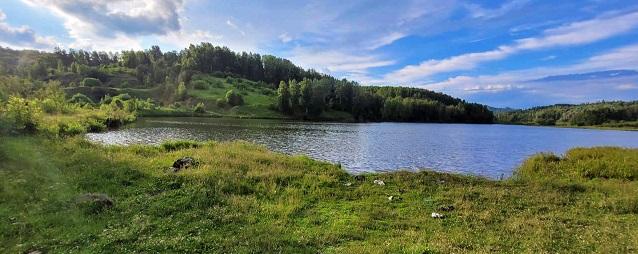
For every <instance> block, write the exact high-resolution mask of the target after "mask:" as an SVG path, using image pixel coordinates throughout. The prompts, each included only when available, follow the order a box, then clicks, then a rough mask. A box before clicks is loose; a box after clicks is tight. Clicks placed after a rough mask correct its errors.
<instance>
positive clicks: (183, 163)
mask: <svg viewBox="0 0 638 254" xmlns="http://www.w3.org/2000/svg"><path fill="white" fill-rule="evenodd" d="M197 164H198V163H197V161H196V160H195V159H193V158H191V157H183V158H180V159H177V160H176V161H175V162H173V167H171V170H173V172H177V171H180V170H182V169H187V168H190V167H194V166H197Z"/></svg>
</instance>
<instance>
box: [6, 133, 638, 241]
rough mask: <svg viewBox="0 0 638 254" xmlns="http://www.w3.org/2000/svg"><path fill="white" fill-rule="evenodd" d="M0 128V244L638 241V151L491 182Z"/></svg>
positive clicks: (261, 152)
mask: <svg viewBox="0 0 638 254" xmlns="http://www.w3.org/2000/svg"><path fill="white" fill-rule="evenodd" d="M0 138H1V139H2V142H0V161H2V162H3V163H2V168H1V169H0V181H1V184H0V186H2V187H1V189H0V216H1V217H2V218H6V219H3V220H2V222H0V232H2V233H0V252H4V253H16V252H20V253H23V252H28V251H34V250H38V251H44V252H49V253H61V252H63V253H85V252H109V253H121V252H126V253H136V252H232V253H236V252H267V253H272V252H283V253H316V252H322V253H362V252H365V253H450V252H454V253H469V252H471V253H485V252H526V253H556V252H561V253H565V252H572V253H582V252H602V253H628V252H635V251H638V184H637V182H636V177H637V176H638V165H637V164H638V150H637V149H622V148H606V147H601V148H577V149H573V150H570V151H569V152H568V153H567V154H566V155H565V156H563V157H559V156H556V155H551V154H539V155H537V156H533V157H531V158H530V159H528V160H527V161H526V162H525V163H523V164H522V165H521V166H520V168H519V169H518V171H517V173H516V174H515V175H514V176H513V177H512V178H510V179H506V180H502V181H495V180H488V179H483V178H478V177H472V176H462V175H454V174H444V173H436V172H432V171H427V170H424V171H420V172H394V173H385V174H366V175H350V174H348V173H346V171H345V170H343V169H342V168H340V167H339V166H338V165H333V164H328V163H323V162H318V161H314V160H312V159H309V158H307V157H304V156H287V155H283V154H278V153H273V152H270V151H268V150H267V149H265V148H264V147H260V146H256V145H253V144H249V143H245V142H230V143H216V142H207V143H193V142H187V141H183V142H169V143H165V144H163V145H160V146H128V147H121V146H102V145H97V144H93V143H89V142H88V141H86V140H84V139H83V138H82V137H71V138H42V137H38V136H18V137H8V136H0ZM185 156H189V157H193V158H195V159H196V160H197V161H198V164H197V165H196V166H195V167H192V168H188V169H184V170H181V171H179V172H173V171H172V170H170V169H169V168H170V167H171V165H172V164H173V161H175V160H176V159H178V158H182V157H185ZM375 180H377V181H376V183H375ZM379 180H380V181H383V185H381V184H379V183H380V182H379ZM87 197H90V198H88V201H87ZM95 197H100V198H95ZM100 200H108V202H100ZM433 212H436V213H439V214H442V215H443V216H444V218H432V216H431V214H432V213H433Z"/></svg>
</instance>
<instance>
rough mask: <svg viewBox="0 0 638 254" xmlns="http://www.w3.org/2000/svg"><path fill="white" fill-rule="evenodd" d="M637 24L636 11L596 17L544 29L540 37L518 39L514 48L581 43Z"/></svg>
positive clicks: (610, 34)
mask: <svg viewBox="0 0 638 254" xmlns="http://www.w3.org/2000/svg"><path fill="white" fill-rule="evenodd" d="M637 25H638V12H633V13H628V14H625V15H620V16H615V17H602V18H596V19H592V20H587V21H582V22H575V23H571V24H568V25H565V26H561V27H558V28H553V29H548V30H545V32H544V33H543V34H544V36H543V37H541V38H527V39H522V40H518V41H517V45H516V48H517V49H520V50H525V49H542V48H549V47H556V46H571V45H581V44H586V43H591V42H594V41H598V40H602V39H606V38H609V37H612V36H615V35H618V34H621V33H624V32H627V31H629V30H631V29H633V28H634V27H636V26H637Z"/></svg>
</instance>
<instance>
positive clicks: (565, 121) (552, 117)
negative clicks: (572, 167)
mask: <svg viewBox="0 0 638 254" xmlns="http://www.w3.org/2000/svg"><path fill="white" fill-rule="evenodd" d="M496 121H497V122H499V123H508V124H529V125H552V126H601V127H618V128H635V127H638V101H632V102H623V101H611V102H605V101H603V102H598V103H586V104H579V105H570V104H557V105H552V106H544V107H535V108H530V109H526V110H515V111H510V112H499V113H497V114H496Z"/></svg>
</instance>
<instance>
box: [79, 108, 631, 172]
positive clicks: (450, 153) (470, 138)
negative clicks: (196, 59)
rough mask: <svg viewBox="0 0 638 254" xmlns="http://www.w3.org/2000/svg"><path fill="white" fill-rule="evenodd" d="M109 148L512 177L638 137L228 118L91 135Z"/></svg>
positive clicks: (158, 121)
mask: <svg viewBox="0 0 638 254" xmlns="http://www.w3.org/2000/svg"><path fill="white" fill-rule="evenodd" d="M87 138H88V139H89V140H91V141H94V142H98V143H103V144H118V145H127V144H159V143H162V142H163V141H166V140H174V139H189V140H198V141H204V140H217V141H229V140H246V141H250V142H254V143H257V144H261V145H264V146H266V147H268V148H269V149H271V150H274V151H278V152H283V153H287V154H305V155H308V156H310V157H312V158H315V159H319V160H324V161H329V162H333V163H340V164H341V165H342V166H343V167H344V168H345V169H346V170H348V171H349V172H352V173H361V172H386V171H392V170H398V169H407V170H418V169H433V170H436V171H442V172H454V173H463V174H472V175H479V176H484V177H489V178H494V179H498V178H502V177H508V176H510V175H511V174H512V172H513V170H514V169H515V168H516V167H517V166H518V165H519V164H520V163H521V162H522V161H523V160H524V159H526V158H527V157H529V156H530V155H533V154H535V153H538V152H554V153H557V154H562V153H564V152H565V151H567V150H568V149H569V148H573V147H591V146H622V147H638V132H634V131H614V130H592V129H572V128H552V127H533V126H517V125H498V124H492V125H475V124H433V123H312V122H299V121H281V120H260V119H228V118H190V117H179V118H163V117H162V118H140V119H139V120H138V121H137V122H135V123H133V124H131V125H128V126H126V127H124V128H122V129H119V130H115V131H109V132H105V133H90V134H87Z"/></svg>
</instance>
